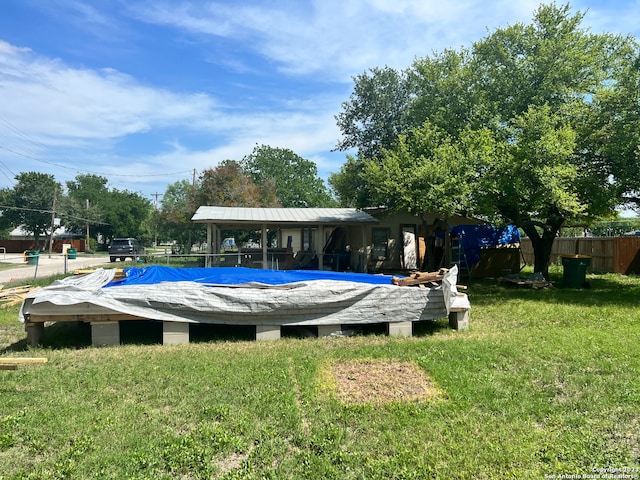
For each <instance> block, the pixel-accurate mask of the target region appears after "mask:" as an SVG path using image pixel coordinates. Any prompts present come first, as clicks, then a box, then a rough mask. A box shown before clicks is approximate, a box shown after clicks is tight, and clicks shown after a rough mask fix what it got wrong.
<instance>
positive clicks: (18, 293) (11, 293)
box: [0, 285, 40, 308]
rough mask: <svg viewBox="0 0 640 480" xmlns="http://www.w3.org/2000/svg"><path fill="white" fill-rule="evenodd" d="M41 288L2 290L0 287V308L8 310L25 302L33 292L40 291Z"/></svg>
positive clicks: (24, 286) (27, 286)
mask: <svg viewBox="0 0 640 480" xmlns="http://www.w3.org/2000/svg"><path fill="white" fill-rule="evenodd" d="M39 289H40V287H33V286H31V285H23V286H21V287H13V288H6V289H5V288H2V287H0V308H8V307H12V306H14V305H18V304H20V303H22V302H24V299H25V297H26V296H27V295H29V294H30V293H31V292H34V291H36V290H39Z"/></svg>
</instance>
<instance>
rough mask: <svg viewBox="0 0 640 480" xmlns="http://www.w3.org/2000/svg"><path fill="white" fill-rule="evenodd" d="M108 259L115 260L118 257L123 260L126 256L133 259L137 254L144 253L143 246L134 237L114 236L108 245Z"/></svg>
mask: <svg viewBox="0 0 640 480" xmlns="http://www.w3.org/2000/svg"><path fill="white" fill-rule="evenodd" d="M108 250H109V260H111V261H112V262H115V261H116V259H118V258H119V259H120V261H121V262H124V260H125V259H126V258H131V260H135V259H136V257H137V256H138V255H142V254H143V253H144V247H143V246H142V245H140V242H138V240H136V239H135V238H114V239H113V240H112V241H111V244H110V245H109V248H108Z"/></svg>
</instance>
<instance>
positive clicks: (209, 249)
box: [204, 223, 213, 267]
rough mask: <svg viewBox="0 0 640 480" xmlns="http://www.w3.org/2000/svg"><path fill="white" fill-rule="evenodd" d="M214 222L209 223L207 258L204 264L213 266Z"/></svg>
mask: <svg viewBox="0 0 640 480" xmlns="http://www.w3.org/2000/svg"><path fill="white" fill-rule="evenodd" d="M212 242H213V223H207V258H206V259H205V262H204V266H205V267H210V266H211V256H210V255H211V253H213V245H211V243H212Z"/></svg>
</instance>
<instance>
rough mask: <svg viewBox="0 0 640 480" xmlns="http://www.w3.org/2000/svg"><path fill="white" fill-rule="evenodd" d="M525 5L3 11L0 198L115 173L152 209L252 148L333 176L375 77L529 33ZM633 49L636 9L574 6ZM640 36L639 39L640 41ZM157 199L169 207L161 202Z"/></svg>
mask: <svg viewBox="0 0 640 480" xmlns="http://www.w3.org/2000/svg"><path fill="white" fill-rule="evenodd" d="M538 5H539V2H537V1H529V0H519V1H513V0H308V1H306V0H271V1H267V0H246V1H232V0H228V1H204V0H202V1H196V0H194V1H191V2H187V1H181V0H170V1H169V0H166V1H165V0H153V1H144V0H140V1H126V0H92V1H82V0H47V1H41V0H2V2H1V3H0V187H12V186H13V185H14V184H15V182H14V176H15V175H16V174H18V173H20V172H25V171H41V172H45V173H51V174H53V175H54V176H55V178H56V180H58V181H59V182H61V183H63V184H64V182H65V181H67V180H71V179H73V178H75V176H76V175H78V174H85V173H95V174H99V175H103V176H105V177H107V178H108V179H109V181H110V183H109V186H110V187H111V188H117V189H120V190H125V189H126V190H130V191H134V192H138V193H140V194H141V195H144V196H145V197H147V198H149V199H150V200H154V198H155V197H154V194H155V193H160V194H161V193H163V192H164V191H165V189H166V187H167V185H168V184H170V183H173V182H175V181H178V180H182V179H189V180H191V178H192V176H193V172H194V171H196V172H197V173H200V172H201V171H202V170H204V169H206V168H210V167H215V166H216V165H217V164H218V163H219V162H220V161H222V160H225V159H234V160H240V159H242V157H244V156H245V155H247V154H249V153H251V151H252V150H253V148H254V147H255V146H256V145H262V144H265V145H270V146H272V147H281V148H289V149H291V150H293V151H294V152H296V153H297V154H298V155H301V156H302V157H304V158H307V159H309V160H312V161H314V162H315V163H316V164H317V166H318V171H319V174H320V176H321V177H323V178H325V179H326V178H327V176H328V175H329V173H331V172H337V171H338V170H339V169H340V166H341V165H342V164H343V163H344V159H345V153H344V152H332V149H333V148H334V147H335V145H336V143H337V141H338V139H339V136H340V132H339V130H338V128H337V127H336V124H335V119H334V116H335V115H336V114H338V113H339V112H340V109H341V103H342V102H344V101H347V100H348V98H349V95H350V93H351V90H352V88H353V80H352V77H353V76H354V75H357V74H359V73H362V72H363V71H365V70H366V69H368V68H373V67H381V66H384V65H388V66H391V67H394V68H398V69H403V68H406V67H408V66H409V65H410V64H411V62H412V61H413V60H414V59H415V58H417V57H425V56H427V55H430V54H431V53H432V52H434V51H441V50H443V49H445V48H454V49H457V48H460V47H462V46H465V47H469V46H470V45H471V43H472V42H473V41H475V40H478V39H480V38H482V37H483V36H485V35H486V34H487V32H488V31H492V30H494V29H495V28H499V27H504V26H506V25H508V24H513V23H516V22H525V23H529V22H530V21H531V18H532V15H533V12H534V11H535V10H536V8H537V7H538ZM571 5H572V7H573V8H574V10H580V11H585V12H587V13H586V18H585V22H584V26H586V27H588V28H590V29H591V30H592V31H593V32H595V33H600V32H611V33H621V34H625V35H626V34H632V35H634V36H636V37H639V35H638V33H639V31H640V0H601V1H595V0H593V1H589V0H582V1H574V2H571ZM639 38H640V37H639ZM160 198H161V197H160Z"/></svg>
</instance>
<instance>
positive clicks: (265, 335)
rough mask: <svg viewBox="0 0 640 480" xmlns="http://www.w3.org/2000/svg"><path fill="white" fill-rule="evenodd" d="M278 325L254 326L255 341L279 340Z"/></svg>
mask: <svg viewBox="0 0 640 480" xmlns="http://www.w3.org/2000/svg"><path fill="white" fill-rule="evenodd" d="M279 339H280V325H256V340H279Z"/></svg>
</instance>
